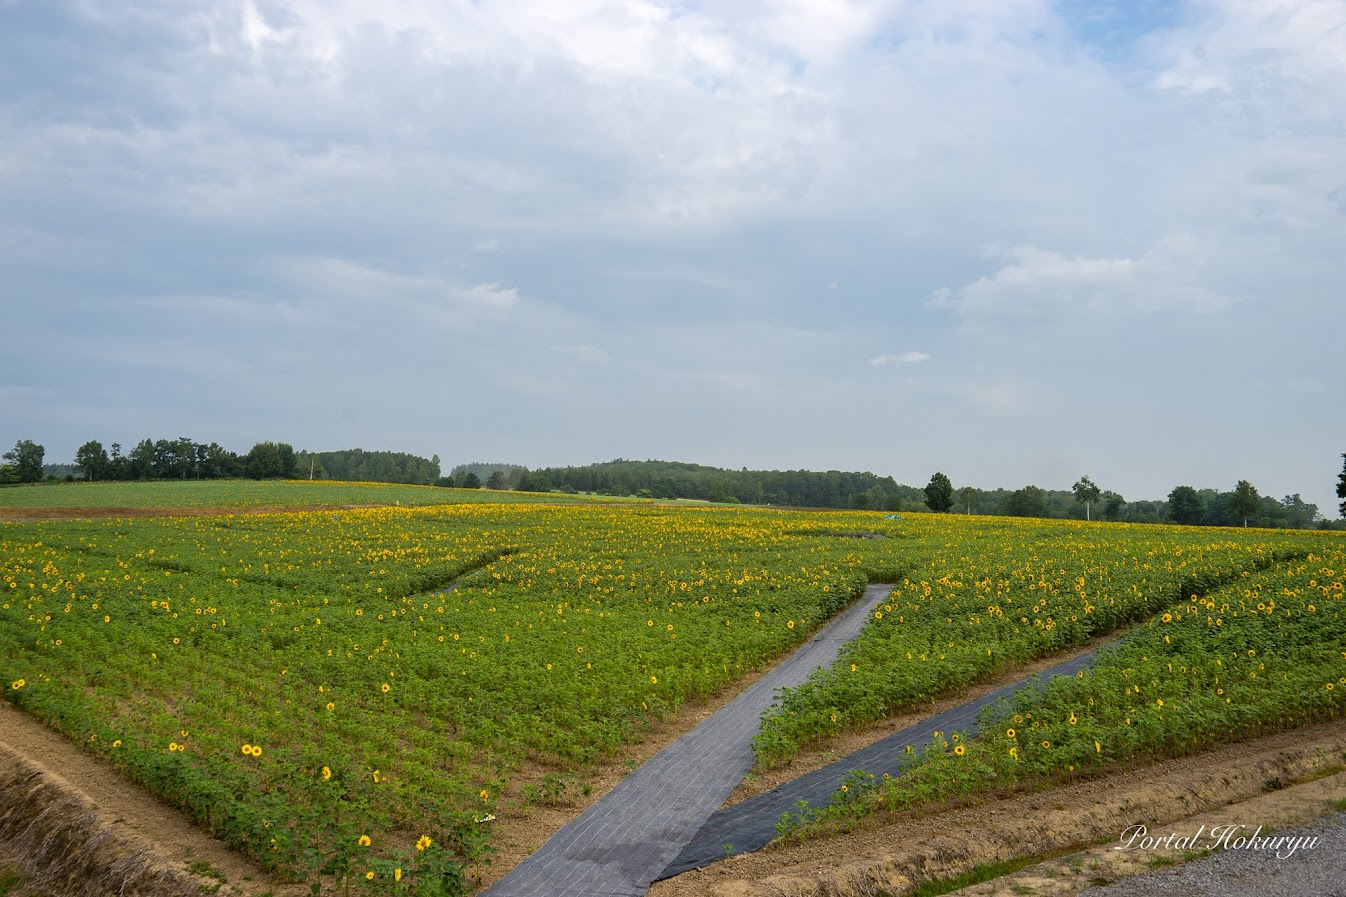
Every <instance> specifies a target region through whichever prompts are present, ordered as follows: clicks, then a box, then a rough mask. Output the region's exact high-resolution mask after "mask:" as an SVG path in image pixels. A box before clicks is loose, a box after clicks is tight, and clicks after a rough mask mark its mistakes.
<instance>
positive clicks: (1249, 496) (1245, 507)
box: [1229, 480, 1262, 529]
mask: <svg viewBox="0 0 1346 897" xmlns="http://www.w3.org/2000/svg"><path fill="white" fill-rule="evenodd" d="M1261 508H1262V498H1261V496H1259V495H1258V494H1257V487H1256V486H1254V485H1253V484H1252V483H1250V482H1248V481H1247V480H1239V482H1238V485H1237V486H1235V487H1234V494H1233V495H1231V496H1230V497H1229V510H1230V513H1232V514H1234V516H1236V517H1242V518H1243V528H1244V529H1247V528H1248V517H1249V516H1250V515H1252V514H1256V513H1257V512H1258V511H1259V510H1261Z"/></svg>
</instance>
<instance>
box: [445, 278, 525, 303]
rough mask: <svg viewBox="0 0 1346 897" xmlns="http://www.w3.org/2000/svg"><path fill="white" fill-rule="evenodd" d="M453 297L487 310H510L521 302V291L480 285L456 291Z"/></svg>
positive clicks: (494, 285)
mask: <svg viewBox="0 0 1346 897" xmlns="http://www.w3.org/2000/svg"><path fill="white" fill-rule="evenodd" d="M453 295H455V296H457V297H458V298H459V299H463V300H465V301H467V302H470V303H472V304H473V305H479V306H483V307H485V308H509V307H510V306H512V305H514V304H516V303H517V302H518V301H519V291H518V290H517V289H516V288H514V287H502V286H501V285H500V284H498V283H479V284H476V285H475V286H470V287H466V288H463V289H456V290H454V291H453Z"/></svg>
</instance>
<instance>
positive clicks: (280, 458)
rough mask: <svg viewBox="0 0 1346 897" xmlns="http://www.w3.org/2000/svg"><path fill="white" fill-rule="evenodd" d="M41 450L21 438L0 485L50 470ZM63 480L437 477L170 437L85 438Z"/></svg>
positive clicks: (363, 459)
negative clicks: (126, 445)
mask: <svg viewBox="0 0 1346 897" xmlns="http://www.w3.org/2000/svg"><path fill="white" fill-rule="evenodd" d="M45 456H46V450H45V449H44V448H43V447H42V446H41V445H39V444H37V443H35V442H33V441H32V440H29V439H21V440H19V441H18V442H17V443H16V444H15V446H14V448H13V449H12V450H10V451H8V452H6V453H5V455H4V459H5V461H7V462H9V463H6V464H4V465H0V484H16V483H37V482H41V481H43V480H44V479H47V477H48V475H49V474H50V473H51V472H52V471H53V469H58V467H59V466H58V465H48V464H44V463H43V459H44V458H45ZM70 471H71V472H70V475H69V478H70V479H79V480H85V481H90V482H92V481H95V480H104V481H131V480H215V479H237V478H243V479H254V480H268V479H298V478H304V479H309V478H312V479H332V480H358V481H364V482H374V483H412V484H417V483H419V484H423V485H430V484H432V483H434V482H435V481H437V480H438V479H439V456H438V455H436V456H434V457H433V458H430V459H428V460H427V459H425V458H420V457H417V456H415V455H408V454H405V453H403V452H367V451H364V450H363V449H348V450H345V451H339V452H296V451H295V450H294V447H293V446H291V445H290V444H289V443H287V442H270V441H266V442H258V443H256V444H254V445H253V447H252V448H251V449H249V450H248V451H247V452H246V453H245V454H238V453H237V452H233V451H230V450H229V449H226V448H224V447H223V446H221V445H220V444H219V443H216V442H210V443H203V442H196V441H194V440H192V439H189V438H188V437H186V436H181V437H179V438H177V439H142V440H141V441H140V442H138V443H136V444H135V445H134V446H133V447H132V448H131V449H130V450H129V451H127V452H125V453H123V451H122V446H121V444H120V443H117V442H114V443H112V444H111V446H110V447H109V448H105V447H104V446H103V443H101V442H99V441H98V440H96V439H91V440H89V441H88V442H86V443H84V444H83V445H81V446H80V447H79V448H78V449H77V450H76V451H75V463H74V465H72V466H71V467H70Z"/></svg>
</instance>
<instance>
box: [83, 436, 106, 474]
mask: <svg viewBox="0 0 1346 897" xmlns="http://www.w3.org/2000/svg"><path fill="white" fill-rule="evenodd" d="M109 464H110V462H109V460H108V455H107V450H106V449H104V448H103V443H101V442H99V441H98V440H97V439H90V440H89V441H88V442H86V443H84V444H83V445H81V446H80V447H79V448H78V449H77V450H76V451H75V467H76V468H77V469H78V470H79V471H80V473H82V474H83V475H84V479H86V480H89V481H90V482H92V481H93V480H105V479H107V478H108V473H109V472H110V471H109Z"/></svg>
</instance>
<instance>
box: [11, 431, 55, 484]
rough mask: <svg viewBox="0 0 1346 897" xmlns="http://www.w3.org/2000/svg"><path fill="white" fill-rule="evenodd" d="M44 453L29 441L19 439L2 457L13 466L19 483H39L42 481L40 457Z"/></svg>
mask: <svg viewBox="0 0 1346 897" xmlns="http://www.w3.org/2000/svg"><path fill="white" fill-rule="evenodd" d="M46 453H47V450H46V449H44V448H43V447H42V446H40V445H38V444H37V443H36V442H33V441H32V440H31V439H20V440H19V441H18V442H16V443H14V448H12V449H10V450H9V451H7V452H5V455H4V457H5V460H6V461H9V462H10V463H11V464H13V465H14V473H15V474H16V475H17V476H18V478H19V482H20V483H39V482H41V481H42V457H43V456H44V455H45V454H46Z"/></svg>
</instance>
